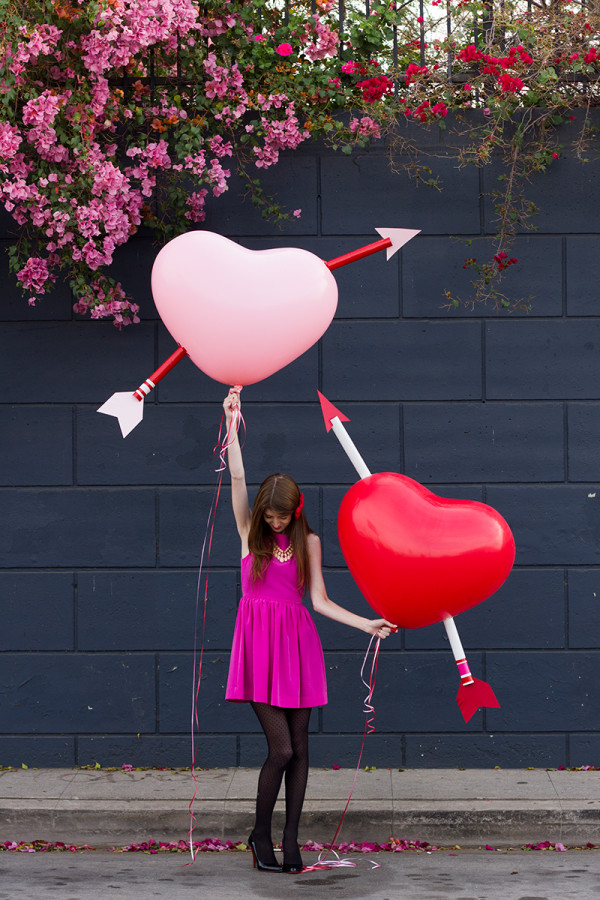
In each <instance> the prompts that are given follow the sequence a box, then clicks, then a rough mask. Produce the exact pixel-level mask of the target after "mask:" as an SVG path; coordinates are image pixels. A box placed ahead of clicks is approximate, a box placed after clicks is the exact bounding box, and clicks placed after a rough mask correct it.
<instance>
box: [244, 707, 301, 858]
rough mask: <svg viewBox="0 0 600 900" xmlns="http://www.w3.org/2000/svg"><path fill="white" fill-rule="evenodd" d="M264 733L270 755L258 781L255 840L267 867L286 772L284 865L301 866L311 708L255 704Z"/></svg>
mask: <svg viewBox="0 0 600 900" xmlns="http://www.w3.org/2000/svg"><path fill="white" fill-rule="evenodd" d="M252 709H253V710H254V712H255V713H256V715H257V716H258V721H259V722H260V724H261V727H262V730H263V731H264V733H265V737H266V739H267V744H268V748H269V754H268V756H267V758H266V760H265V763H264V765H263V767H262V769H261V771H260V775H259V778H258V793H257V796H256V823H255V825H254V831H253V836H254V841H255V844H256V849H257V852H258V855H259V857H260V859H261V860H262V861H263V862H264V863H266V864H267V865H269V864H272V863H273V861H274V859H275V854H274V853H273V842H272V839H271V817H272V815H273V809H274V807H275V801H276V800H277V795H278V794H279V788H280V787H281V781H282V779H283V775H284V773H285V828H284V831H283V841H282V849H283V857H284V862H286V863H289V864H290V865H296V864H299V863H300V851H299V850H298V824H299V822H300V814H301V812H302V805H303V803H304V794H305V792H306V781H307V779H308V723H309V721H310V714H311V709H310V708H306V709H284V708H283V707H281V706H270V705H269V704H268V703H252Z"/></svg>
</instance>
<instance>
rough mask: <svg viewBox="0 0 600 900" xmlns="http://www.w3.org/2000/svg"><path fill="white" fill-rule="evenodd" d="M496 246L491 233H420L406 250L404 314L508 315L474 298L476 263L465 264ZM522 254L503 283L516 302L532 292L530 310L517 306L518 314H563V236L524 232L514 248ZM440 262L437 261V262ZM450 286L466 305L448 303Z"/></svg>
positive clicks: (513, 252) (483, 258)
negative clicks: (463, 237)
mask: <svg viewBox="0 0 600 900" xmlns="http://www.w3.org/2000/svg"><path fill="white" fill-rule="evenodd" d="M496 251H497V242H496V241H495V240H493V239H492V238H475V239H473V240H472V241H471V240H470V241H469V242H468V243H467V241H457V240H456V239H455V238H453V237H451V236H448V237H428V236H424V237H419V238H418V239H417V240H413V241H411V242H410V243H409V244H407V245H406V247H405V248H404V249H403V251H402V315H403V316H405V317H408V316H409V317H416V318H425V317H427V318H440V317H443V318H451V319H455V318H456V317H457V316H458V317H460V318H464V317H467V318H472V317H475V316H477V317H481V316H485V317H486V318H487V317H492V318H498V317H505V316H506V310H494V308H493V303H488V304H487V305H482V304H481V303H476V304H471V301H472V298H473V297H474V294H475V291H474V288H473V282H474V281H476V280H477V277H478V275H477V271H476V270H475V269H472V268H469V269H465V268H463V266H464V262H465V259H466V258H475V259H477V261H478V262H479V263H485V262H490V261H492V259H493V256H494V254H495V253H496ZM509 255H510V256H514V257H515V258H516V259H517V263H516V265H514V266H510V268H508V269H506V270H505V272H504V277H503V279H502V282H501V283H500V284H499V285H498V289H499V290H500V291H501V292H502V293H503V294H505V295H506V296H507V297H508V298H509V300H510V301H511V302H513V303H515V304H519V303H523V302H525V303H527V302H528V301H529V298H531V303H530V306H531V312H528V311H527V309H525V308H523V309H519V308H517V309H516V310H515V311H514V312H511V319H512V318H514V317H515V316H517V317H518V316H525V315H527V316H528V317H531V316H560V315H562V306H563V299H562V294H563V292H562V238H560V237H545V236H541V235H539V236H538V235H535V236H530V235H527V236H526V235H519V236H517V237H516V238H515V242H514V244H513V245H512V247H511V248H510V251H509ZM433 262H435V264H432V263H433ZM446 291H450V293H451V294H452V296H453V297H454V298H457V299H459V300H460V301H463V302H464V303H465V304H467V305H461V306H459V307H458V308H455V307H453V306H450V307H448V303H449V300H448V298H447V297H446Z"/></svg>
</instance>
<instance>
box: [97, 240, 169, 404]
mask: <svg viewBox="0 0 600 900" xmlns="http://www.w3.org/2000/svg"><path fill="white" fill-rule="evenodd" d="M159 250H160V247H159V246H158V245H157V243H156V241H155V239H154V237H153V236H152V235H135V236H134V237H132V238H130V239H129V240H128V241H127V243H126V244H125V245H124V246H122V247H117V249H116V250H115V254H114V258H113V264H112V265H111V266H110V267H109V269H108V273H109V274H110V275H111V276H112V277H113V278H115V279H116V280H117V281H119V282H120V283H121V285H122V287H123V290H124V291H125V293H126V294H127V296H128V297H131V298H132V299H133V301H134V302H135V303H137V304H138V306H139V307H140V311H139V316H140V319H141V320H142V321H148V320H156V319H158V312H157V309H156V306H155V305H154V300H153V298H152V287H151V282H150V279H151V275H152V266H153V265H154V260H155V259H156V257H157V255H158V253H159ZM141 381H143V378H142V379H141ZM135 387H137V385H136V386H135ZM134 390H135V388H134Z"/></svg>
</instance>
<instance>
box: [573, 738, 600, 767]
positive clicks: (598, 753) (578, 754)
mask: <svg viewBox="0 0 600 900" xmlns="http://www.w3.org/2000/svg"><path fill="white" fill-rule="evenodd" d="M599 758H600V734H598V732H597V731H592V732H591V733H590V732H588V733H584V734H570V735H569V759H568V765H570V766H597V765H598V763H597V762H594V760H598V759H599ZM590 760H592V762H590Z"/></svg>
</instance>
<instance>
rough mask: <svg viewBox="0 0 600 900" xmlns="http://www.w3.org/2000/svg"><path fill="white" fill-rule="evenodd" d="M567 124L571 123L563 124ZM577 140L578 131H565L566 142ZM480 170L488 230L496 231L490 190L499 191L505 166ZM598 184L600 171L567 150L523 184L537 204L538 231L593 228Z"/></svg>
mask: <svg viewBox="0 0 600 900" xmlns="http://www.w3.org/2000/svg"><path fill="white" fill-rule="evenodd" d="M565 127H569V126H563V128H565ZM561 136H562V135H561ZM576 139H577V134H576V131H575V130H574V129H573V128H572V127H571V128H570V132H569V133H568V134H567V132H566V131H565V137H564V140H565V141H566V142H570V141H573V140H576ZM481 171H482V174H483V189H484V192H485V193H486V195H488V196H486V203H485V230H486V232H489V233H492V234H494V233H495V232H496V231H497V230H498V221H497V217H496V213H495V210H494V207H493V202H492V200H491V198H490V197H489V193H490V192H492V191H495V190H498V187H499V185H498V181H497V180H498V175H500V174H501V172H502V171H503V168H502V166H501V165H500V164H494V165H492V166H484V167H483V168H482V170H481ZM599 186H600V172H599V171H598V169H597V167H596V166H594V165H581V162H580V161H579V160H578V159H577V155H576V154H575V153H569V152H567V153H566V154H565V155H564V156H562V157H561V159H560V160H559V161H558V162H557V164H556V165H553V166H551V167H550V168H548V169H547V170H546V171H545V172H541V173H538V174H536V175H534V176H533V177H532V178H531V180H530V181H528V182H527V183H526V184H524V185H523V186H522V190H523V193H524V195H525V197H526V199H527V201H528V202H531V203H533V204H535V207H536V213H535V215H534V216H533V217H532V220H531V221H532V224H534V225H535V227H536V228H537V230H538V231H539V232H541V233H542V234H544V233H545V234H569V233H575V234H576V233H583V234H587V233H589V232H590V230H591V228H590V219H591V212H590V206H589V200H590V197H597V196H598V189H599ZM500 189H502V186H501V185H500ZM520 230H521V231H524V230H526V226H522V227H521V229H520Z"/></svg>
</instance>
